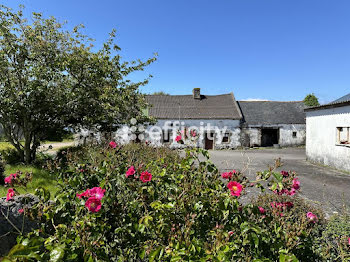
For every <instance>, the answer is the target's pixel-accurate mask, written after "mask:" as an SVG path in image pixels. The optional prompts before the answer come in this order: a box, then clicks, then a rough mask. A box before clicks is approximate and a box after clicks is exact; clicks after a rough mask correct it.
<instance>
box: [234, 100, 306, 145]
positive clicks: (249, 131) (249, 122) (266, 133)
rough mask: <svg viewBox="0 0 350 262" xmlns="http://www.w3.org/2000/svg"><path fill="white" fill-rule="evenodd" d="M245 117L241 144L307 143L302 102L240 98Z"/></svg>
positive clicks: (242, 125) (242, 124)
mask: <svg viewBox="0 0 350 262" xmlns="http://www.w3.org/2000/svg"><path fill="white" fill-rule="evenodd" d="M238 104H239V106H240V109H241V111H242V115H243V120H242V123H241V128H242V133H241V143H242V146H245V147H252V146H273V145H275V144H278V145H280V146H282V147H287V146H299V145H305V137H306V135H305V113H304V109H305V105H304V103H303V102H302V101H290V102H280V101H239V102H238Z"/></svg>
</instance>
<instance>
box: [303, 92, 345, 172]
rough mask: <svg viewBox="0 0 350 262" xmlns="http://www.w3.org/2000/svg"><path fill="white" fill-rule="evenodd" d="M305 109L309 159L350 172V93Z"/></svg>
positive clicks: (307, 154) (307, 155)
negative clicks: (324, 103) (327, 102)
mask: <svg viewBox="0 0 350 262" xmlns="http://www.w3.org/2000/svg"><path fill="white" fill-rule="evenodd" d="M305 112H306V157H307V159H308V160H310V161H312V162H316V163H321V164H323V165H329V166H332V167H335V168H338V169H342V170H347V171H350V94H347V95H345V96H343V97H341V98H339V99H337V100H335V101H333V102H331V103H329V104H326V105H321V106H317V107H311V108H307V109H305Z"/></svg>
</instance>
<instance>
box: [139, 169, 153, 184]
mask: <svg viewBox="0 0 350 262" xmlns="http://www.w3.org/2000/svg"><path fill="white" fill-rule="evenodd" d="M140 179H141V181H142V182H143V183H146V182H149V181H151V180H152V174H151V173H149V172H147V171H144V172H142V173H141V175H140Z"/></svg>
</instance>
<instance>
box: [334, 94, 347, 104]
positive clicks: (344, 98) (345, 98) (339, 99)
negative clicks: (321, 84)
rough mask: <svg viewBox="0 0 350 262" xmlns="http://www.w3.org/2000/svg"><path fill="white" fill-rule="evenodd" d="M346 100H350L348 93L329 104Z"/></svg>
mask: <svg viewBox="0 0 350 262" xmlns="http://www.w3.org/2000/svg"><path fill="white" fill-rule="evenodd" d="M347 101H350V93H349V94H347V95H345V96H342V97H341V98H338V99H337V100H334V101H333V102H332V103H330V104H335V103H342V102H347Z"/></svg>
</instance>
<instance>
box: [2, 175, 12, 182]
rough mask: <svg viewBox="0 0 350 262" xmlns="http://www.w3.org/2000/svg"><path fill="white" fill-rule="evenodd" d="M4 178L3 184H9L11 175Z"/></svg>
mask: <svg viewBox="0 0 350 262" xmlns="http://www.w3.org/2000/svg"><path fill="white" fill-rule="evenodd" d="M4 180H5V184H11V181H12V177H11V176H8V177H5V179H4Z"/></svg>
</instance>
